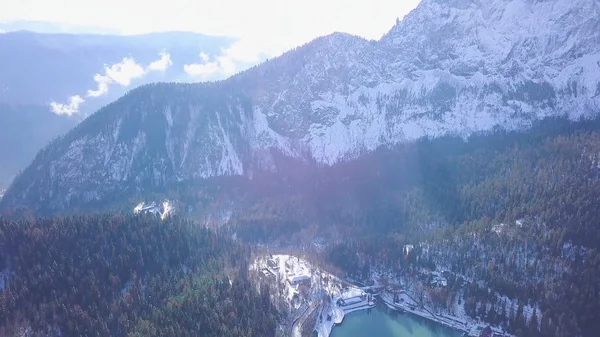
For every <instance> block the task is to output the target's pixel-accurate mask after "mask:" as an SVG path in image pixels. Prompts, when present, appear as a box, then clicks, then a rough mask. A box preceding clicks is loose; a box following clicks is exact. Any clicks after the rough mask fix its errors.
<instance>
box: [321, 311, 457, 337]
mask: <svg viewBox="0 0 600 337" xmlns="http://www.w3.org/2000/svg"><path fill="white" fill-rule="evenodd" d="M460 336H461V333H460V332H458V331H456V330H453V329H450V328H447V327H445V326H442V325H439V324H436V323H434V322H431V321H428V320H425V319H423V318H421V317H418V316H414V315H411V314H409V313H404V314H401V313H398V312H395V311H393V310H390V309H388V308H387V307H385V306H383V305H378V306H377V307H376V308H373V309H372V310H370V312H369V311H367V310H361V311H357V312H353V313H350V314H348V315H346V317H345V318H344V321H343V322H342V324H341V325H338V326H336V327H334V328H333V331H332V332H331V336H330V337H460Z"/></svg>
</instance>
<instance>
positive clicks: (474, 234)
mask: <svg viewBox="0 0 600 337" xmlns="http://www.w3.org/2000/svg"><path fill="white" fill-rule="evenodd" d="M414 146H415V147H416V148H417V149H419V150H417V152H418V153H420V154H421V156H420V157H419V158H420V161H419V165H420V173H419V174H418V176H422V177H423V180H416V183H415V184H413V185H410V186H407V187H406V188H402V189H395V190H394V192H393V193H388V194H387V196H388V197H387V199H386V203H385V205H386V207H385V209H386V210H387V211H386V212H383V213H381V215H383V214H393V215H394V216H393V217H392V220H390V221H389V222H388V221H387V220H389V219H383V221H380V222H374V223H376V224H377V225H378V226H374V225H373V223H369V222H363V223H362V224H363V228H364V230H365V232H366V233H368V232H371V233H372V234H371V235H366V236H363V237H355V238H354V239H349V236H347V235H346V236H345V237H344V239H343V241H342V240H338V244H335V245H332V246H331V247H330V248H329V249H328V253H327V256H328V258H329V259H330V260H331V261H332V262H334V263H335V264H337V265H338V266H339V267H341V268H342V269H344V270H345V271H347V272H349V273H352V274H355V275H357V276H358V277H360V276H361V274H362V275H364V274H365V273H367V272H368V271H369V270H370V267H371V266H372V265H379V266H385V268H391V269H392V270H398V271H404V272H405V271H406V268H409V267H410V268H421V267H423V268H428V269H434V268H436V266H437V267H438V268H441V269H449V270H451V271H452V272H454V273H456V274H457V275H461V277H464V279H465V280H470V281H469V282H467V286H466V287H465V288H464V289H463V290H462V291H459V288H456V289H452V288H451V287H449V288H447V289H445V290H444V292H443V296H439V295H440V294H437V295H438V296H437V300H438V301H439V303H438V304H439V305H441V306H447V303H448V299H449V298H453V296H461V294H462V296H464V298H463V301H462V303H464V305H465V310H466V312H467V313H468V314H469V315H471V316H473V317H476V316H477V317H481V318H483V319H484V320H487V321H490V322H494V323H497V324H499V323H502V324H504V325H505V326H506V327H507V328H508V330H509V331H510V332H512V333H516V334H517V335H518V336H538V335H541V336H565V337H566V336H575V335H582V336H595V335H596V334H597V331H598V329H600V326H599V323H598V322H600V314H599V313H600V305H599V303H600V297H599V296H600V295H599V294H600V284H599V283H598V280H599V279H600V255H599V254H598V249H599V248H600V244H599V242H600V240H599V239H600V228H598V223H599V221H600V210H599V206H600V204H599V203H600V198H599V196H600V166H599V163H600V162H599V159H600V128H599V125H598V121H588V122H578V123H573V122H568V121H564V120H547V121H545V122H543V123H540V124H539V125H537V126H535V127H534V129H533V130H532V131H531V132H528V133H506V132H503V131H500V130H498V131H497V132H495V133H493V134H488V135H479V136H475V137H471V138H470V139H469V141H468V142H465V141H463V140H461V139H454V138H445V139H436V140H427V141H423V142H419V143H417V144H415V145H414ZM396 174H397V175H399V176H403V175H405V174H408V172H405V171H403V170H398V171H397V172H396ZM411 175H413V174H411ZM413 176H414V175H413ZM382 179H383V180H386V179H391V181H393V180H394V178H393V176H387V177H385V178H382ZM373 207H381V203H379V206H373ZM386 224H387V225H386ZM382 226H383V227H382ZM384 233H385V235H382V234H384ZM407 233H410V235H407ZM405 244H412V245H414V247H415V248H414V249H413V250H412V251H411V252H410V254H408V255H406V252H405V251H404V249H403V248H404V247H405ZM438 270H439V269H438ZM429 291H431V292H432V294H433V293H436V291H435V289H433V288H432V289H429ZM435 297H436V296H432V298H435ZM506 299H509V300H510V301H513V303H516V305H514V307H513V308H512V310H510V309H509V308H510V306H509V308H507V305H506ZM503 304H504V306H503ZM528 305H529V306H530V307H534V308H538V309H539V311H540V312H541V313H542V315H541V317H539V316H537V317H535V319H534V320H533V321H532V320H531V318H529V319H526V318H524V315H523V306H528Z"/></svg>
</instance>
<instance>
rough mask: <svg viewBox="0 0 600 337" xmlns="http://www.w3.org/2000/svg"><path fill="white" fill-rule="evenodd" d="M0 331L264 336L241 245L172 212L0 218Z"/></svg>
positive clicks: (261, 303) (268, 312)
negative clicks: (163, 214) (169, 215)
mask: <svg viewBox="0 0 600 337" xmlns="http://www.w3.org/2000/svg"><path fill="white" fill-rule="evenodd" d="M0 249H1V250H0V251H1V258H0V261H1V263H2V268H1V269H2V270H3V272H2V278H3V280H2V281H3V282H2V284H3V287H2V293H1V296H0V335H3V336H10V335H27V336H178V337H179V336H215V337H217V336H274V334H275V329H276V319H277V316H276V312H275V310H274V308H273V307H272V305H271V304H270V302H269V290H268V289H267V288H264V287H261V288H260V292H257V291H256V286H254V285H251V283H250V281H249V277H248V272H247V270H248V259H249V256H250V252H249V249H248V248H245V247H242V246H240V245H237V244H235V243H233V242H232V241H231V240H229V239H227V238H225V237H223V236H222V235H220V234H216V233H215V232H213V231H210V230H208V229H206V228H202V227H201V226H199V225H197V224H194V223H192V222H189V221H186V220H182V219H179V218H168V219H167V220H165V221H161V220H160V219H159V218H157V217H155V216H152V215H147V216H139V217H138V216H130V215H123V214H107V215H91V216H77V217H66V218H54V219H35V220H30V221H20V222H11V221H7V220H5V219H0Z"/></svg>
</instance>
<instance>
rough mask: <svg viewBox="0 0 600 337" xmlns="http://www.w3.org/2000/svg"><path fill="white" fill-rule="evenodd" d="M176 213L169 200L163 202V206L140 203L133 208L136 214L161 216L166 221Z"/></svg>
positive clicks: (153, 203)
mask: <svg viewBox="0 0 600 337" xmlns="http://www.w3.org/2000/svg"><path fill="white" fill-rule="evenodd" d="M174 211H175V207H173V204H172V203H171V202H170V201H169V200H165V201H163V202H162V205H158V204H156V203H155V202H152V203H150V204H146V203H144V202H140V203H139V204H137V205H136V206H135V207H134V208H133V213H134V214H139V213H152V214H154V215H158V216H160V218H161V219H162V220H164V219H166V218H167V217H168V216H169V215H171V214H173V212H174Z"/></svg>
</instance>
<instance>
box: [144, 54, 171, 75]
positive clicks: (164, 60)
mask: <svg viewBox="0 0 600 337" xmlns="http://www.w3.org/2000/svg"><path fill="white" fill-rule="evenodd" d="M172 65H173V61H171V54H168V53H167V52H162V53H160V60H158V61H154V62H152V63H150V65H149V66H148V71H152V70H156V71H165V70H167V68H169V67H170V66H172Z"/></svg>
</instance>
